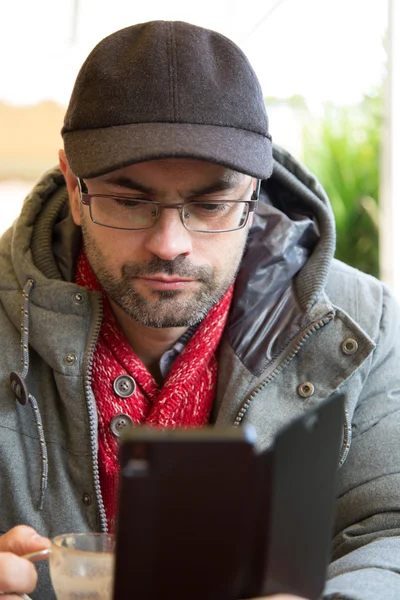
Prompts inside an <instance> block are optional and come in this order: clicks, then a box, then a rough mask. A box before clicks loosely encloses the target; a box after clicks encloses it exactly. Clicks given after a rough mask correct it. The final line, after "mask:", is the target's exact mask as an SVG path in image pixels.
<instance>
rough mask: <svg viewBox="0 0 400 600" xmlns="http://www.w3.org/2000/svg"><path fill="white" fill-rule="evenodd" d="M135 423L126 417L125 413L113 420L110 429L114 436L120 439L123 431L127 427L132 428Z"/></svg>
mask: <svg viewBox="0 0 400 600" xmlns="http://www.w3.org/2000/svg"><path fill="white" fill-rule="evenodd" d="M132 425H133V421H132V419H131V418H130V416H129V415H124V414H123V413H122V414H120V415H116V416H115V417H113V418H112V419H111V423H110V428H111V432H112V434H113V435H114V436H115V437H116V438H119V437H121V435H122V431H123V430H124V429H125V428H126V427H132Z"/></svg>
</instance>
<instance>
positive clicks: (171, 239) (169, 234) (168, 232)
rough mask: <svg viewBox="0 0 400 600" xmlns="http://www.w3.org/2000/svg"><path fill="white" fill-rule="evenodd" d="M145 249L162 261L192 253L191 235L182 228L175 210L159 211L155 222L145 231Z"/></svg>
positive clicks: (163, 209) (164, 209) (165, 209)
mask: <svg viewBox="0 0 400 600" xmlns="http://www.w3.org/2000/svg"><path fill="white" fill-rule="evenodd" d="M145 247H146V249H147V250H149V251H150V252H151V253H152V254H154V255H156V256H158V257H159V258H162V259H164V260H174V259H175V258H177V257H178V256H188V255H189V254H190V253H191V252H192V235H191V234H190V232H189V231H188V230H187V229H185V227H184V226H183V224H182V221H181V218H180V215H179V212H178V210H177V209H176V208H172V207H171V208H165V207H164V208H162V209H161V212H160V214H159V216H158V219H157V222H156V223H155V224H154V225H153V227H151V228H150V229H148V230H147V237H146V241H145Z"/></svg>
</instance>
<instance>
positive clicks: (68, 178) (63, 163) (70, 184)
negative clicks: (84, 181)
mask: <svg viewBox="0 0 400 600" xmlns="http://www.w3.org/2000/svg"><path fill="white" fill-rule="evenodd" d="M58 160H59V164H60V169H61V171H62V174H63V175H64V179H65V183H66V184H67V190H68V197H69V203H70V206H71V214H72V218H73V220H74V223H75V225H80V224H81V210H80V197H79V189H78V180H77V179H76V177H75V175H74V174H73V173H72V171H71V169H70V168H69V164H68V161H67V157H66V156H65V151H64V150H59V152H58Z"/></svg>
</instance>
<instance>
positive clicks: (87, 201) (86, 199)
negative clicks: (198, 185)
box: [77, 177, 261, 233]
mask: <svg viewBox="0 0 400 600" xmlns="http://www.w3.org/2000/svg"><path fill="white" fill-rule="evenodd" d="M77 182H78V189H79V195H80V200H81V204H83V205H84V206H88V207H89V214H90V218H91V220H92V221H93V223H95V224H96V225H99V226H100V227H108V228H109V229H117V230H119V231H145V230H146V229H151V228H152V227H154V225H155V224H156V222H157V220H158V218H159V216H160V214H161V211H160V209H161V208H176V209H177V210H178V211H179V216H180V220H181V223H182V225H183V226H184V228H185V229H186V231H192V232H193V233H229V232H230V231H238V230H239V229H243V228H244V227H246V225H247V223H248V220H249V216H250V213H252V212H254V211H255V209H256V207H257V203H258V200H259V197H260V189H261V179H257V184H256V187H255V189H254V190H253V193H252V195H251V197H250V200H226V201H224V202H229V203H236V204H239V203H243V204H247V205H248V211H247V214H246V219H245V221H244V223H243V224H242V225H240V226H239V227H234V228H233V229H214V230H201V229H190V228H189V227H187V225H186V224H185V221H184V214H183V211H184V208H185V206H191V205H193V204H196V203H197V202H198V201H196V200H192V201H189V202H177V203H174V204H165V203H164V202H157V201H154V200H147V199H145V198H135V197H134V196H123V195H116V194H89V192H88V191H87V186H86V184H85V182H84V180H83V179H81V178H79V177H78V178H77ZM85 190H86V191H85ZM92 198H115V199H119V200H121V199H123V200H130V199H131V200H135V201H136V202H141V203H143V204H147V205H149V204H152V205H154V206H155V207H156V210H157V214H156V216H155V221H154V223H153V224H152V225H150V226H149V227H137V228H132V227H115V226H114V225H105V224H104V223H99V222H98V221H96V220H95V219H94V218H93V214H92V204H91V201H92ZM224 202H222V201H218V200H214V201H213V200H212V199H210V200H209V202H208V204H224ZM203 204H204V203H203Z"/></svg>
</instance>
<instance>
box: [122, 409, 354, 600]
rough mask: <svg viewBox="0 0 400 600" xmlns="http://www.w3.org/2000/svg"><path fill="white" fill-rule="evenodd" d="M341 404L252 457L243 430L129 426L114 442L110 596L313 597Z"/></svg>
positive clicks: (323, 551)
mask: <svg viewBox="0 0 400 600" xmlns="http://www.w3.org/2000/svg"><path fill="white" fill-rule="evenodd" d="M343 410H344V409H343V398H341V397H336V398H335V399H334V400H330V401H327V402H325V403H323V404H321V405H320V406H319V407H318V408H317V409H316V410H314V411H311V412H308V413H307V414H305V415H304V416H303V417H301V418H300V419H297V420H296V421H294V422H292V423H291V424H290V425H289V426H287V427H286V428H285V429H283V430H282V431H280V432H279V433H278V435H277V436H276V439H275V441H274V444H273V446H272V447H270V448H268V449H267V450H265V451H263V452H262V453H258V454H257V453H256V452H255V450H254V446H253V443H252V439H251V437H252V433H251V431H249V430H247V429H246V428H218V427H209V428H204V429H193V430H167V431H160V430H155V429H148V428H137V429H132V430H131V431H129V432H127V434H126V436H125V438H124V442H123V444H122V446H121V459H120V460H121V474H122V476H121V486H120V502H119V513H118V525H117V547H116V563H115V564H116V566H115V586H114V600H131V599H132V598H135V599H138V600H159V599H160V598H167V599H169V598H171V599H172V598H173V599H174V600H188V599H189V598H190V600H238V599H242V598H243V599H244V598H255V597H257V596H265V595H268V594H273V593H283V592H286V593H292V594H296V595H299V596H303V597H305V598H310V600H317V599H318V598H319V597H320V595H321V593H322V590H323V587H324V582H325V576H326V568H327V565H328V562H329V558H330V546H331V532H332V524H333V507H334V501H335V480H336V476H335V475H336V470H337V465H338V459H339V449H340V445H341V441H342V433H343V415H344V412H343Z"/></svg>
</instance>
